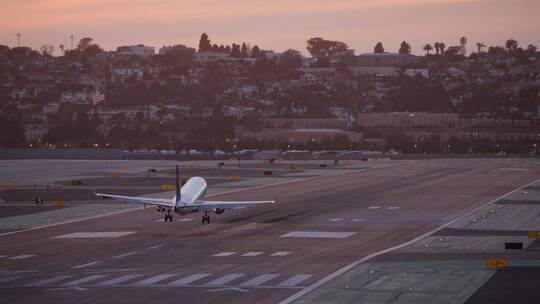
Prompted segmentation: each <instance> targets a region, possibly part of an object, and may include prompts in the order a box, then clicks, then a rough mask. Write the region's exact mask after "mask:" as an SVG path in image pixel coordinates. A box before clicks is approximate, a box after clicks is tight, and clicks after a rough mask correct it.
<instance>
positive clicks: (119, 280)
mask: <svg viewBox="0 0 540 304" xmlns="http://www.w3.org/2000/svg"><path fill="white" fill-rule="evenodd" d="M140 276H141V274H126V275H125V276H121V277H118V278H115V279H111V280H107V281H105V282H101V283H99V285H114V284H118V283H123V282H126V281H129V280H133V279H135V278H138V277H140Z"/></svg>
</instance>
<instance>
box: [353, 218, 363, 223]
mask: <svg viewBox="0 0 540 304" xmlns="http://www.w3.org/2000/svg"><path fill="white" fill-rule="evenodd" d="M365 220H366V219H365V218H354V219H352V220H351V222H363V221H365Z"/></svg>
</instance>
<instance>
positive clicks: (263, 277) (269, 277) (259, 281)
mask: <svg viewBox="0 0 540 304" xmlns="http://www.w3.org/2000/svg"><path fill="white" fill-rule="evenodd" d="M278 276H279V274H275V273H265V274H261V275H260V276H257V277H254V278H253V279H251V280H249V281H246V282H244V283H242V284H240V285H242V286H259V285H261V284H263V283H265V282H268V281H270V280H272V279H273V278H277V277H278Z"/></svg>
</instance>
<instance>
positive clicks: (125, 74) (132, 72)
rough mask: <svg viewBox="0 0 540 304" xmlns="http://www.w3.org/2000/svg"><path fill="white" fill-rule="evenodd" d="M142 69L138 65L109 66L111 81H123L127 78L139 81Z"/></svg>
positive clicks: (142, 73)
mask: <svg viewBox="0 0 540 304" xmlns="http://www.w3.org/2000/svg"><path fill="white" fill-rule="evenodd" d="M143 76H144V71H143V69H142V68H138V67H115V68H111V81H114V82H124V81H126V80H129V79H133V80H136V81H140V80H142V79H143Z"/></svg>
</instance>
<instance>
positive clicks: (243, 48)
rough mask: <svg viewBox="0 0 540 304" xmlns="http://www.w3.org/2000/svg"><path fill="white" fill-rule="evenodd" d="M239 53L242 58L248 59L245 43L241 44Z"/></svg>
mask: <svg viewBox="0 0 540 304" xmlns="http://www.w3.org/2000/svg"><path fill="white" fill-rule="evenodd" d="M240 52H241V54H242V58H248V57H249V54H248V48H247V45H246V43H245V42H242V48H241V49H240Z"/></svg>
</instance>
